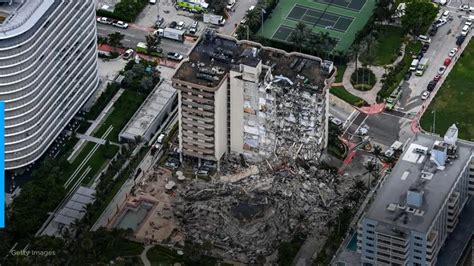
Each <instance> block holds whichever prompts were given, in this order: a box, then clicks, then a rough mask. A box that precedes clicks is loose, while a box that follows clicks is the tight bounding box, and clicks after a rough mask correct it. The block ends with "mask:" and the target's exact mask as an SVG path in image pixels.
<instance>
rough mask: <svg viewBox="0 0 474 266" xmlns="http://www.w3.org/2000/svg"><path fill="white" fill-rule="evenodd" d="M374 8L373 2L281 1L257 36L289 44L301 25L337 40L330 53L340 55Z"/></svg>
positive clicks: (350, 43) (348, 0)
mask: <svg viewBox="0 0 474 266" xmlns="http://www.w3.org/2000/svg"><path fill="white" fill-rule="evenodd" d="M374 7H375V0H285V1H283V0H281V1H279V3H278V5H277V6H276V7H275V9H274V10H273V11H272V13H271V15H270V17H269V18H267V19H266V20H265V23H264V24H263V27H262V28H261V29H260V30H259V32H258V34H259V35H260V36H263V37H265V38H267V39H272V40H275V41H279V42H285V43H291V38H290V36H291V34H292V32H293V31H294V30H295V29H296V25H297V24H298V23H300V22H302V23H304V24H305V25H306V28H307V29H309V30H311V32H312V33H325V32H328V33H329V36H330V37H332V38H333V39H335V40H337V41H338V42H337V44H336V46H335V47H334V50H338V51H342V52H344V51H346V50H347V49H349V47H350V46H351V45H352V42H353V41H354V39H355V35H356V34H357V32H358V31H360V30H361V29H362V28H363V27H364V26H365V24H366V23H367V21H368V20H369V18H370V16H371V15H372V13H373V9H374Z"/></svg>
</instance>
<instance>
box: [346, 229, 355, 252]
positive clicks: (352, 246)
mask: <svg viewBox="0 0 474 266" xmlns="http://www.w3.org/2000/svg"><path fill="white" fill-rule="evenodd" d="M346 248H347V249H349V250H352V251H357V232H356V233H354V234H353V235H352V238H351V241H349V243H348V244H347V246H346Z"/></svg>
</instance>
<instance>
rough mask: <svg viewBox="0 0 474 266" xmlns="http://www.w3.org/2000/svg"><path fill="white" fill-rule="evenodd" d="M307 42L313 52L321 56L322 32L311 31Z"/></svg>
mask: <svg viewBox="0 0 474 266" xmlns="http://www.w3.org/2000/svg"><path fill="white" fill-rule="evenodd" d="M306 43H307V46H308V49H309V51H310V52H311V54H313V55H318V56H319V51H321V34H318V33H311V34H310V35H309V36H308V38H307V39H306Z"/></svg>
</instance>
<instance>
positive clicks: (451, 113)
mask: <svg viewBox="0 0 474 266" xmlns="http://www.w3.org/2000/svg"><path fill="white" fill-rule="evenodd" d="M473 69H474V44H472V43H470V44H469V45H468V46H467V47H466V49H465V50H464V52H463V53H462V54H461V58H460V59H459V61H458V62H456V65H455V67H454V69H453V70H452V71H451V72H450V73H449V76H448V77H447V79H446V80H445V82H444V83H443V85H442V86H441V88H440V90H439V91H438V93H437V94H436V97H435V98H434V99H433V101H432V102H431V104H430V106H429V107H428V110H426V111H425V114H424V115H423V117H422V119H421V126H422V128H423V129H425V130H427V131H432V125H433V118H434V114H433V111H434V110H436V121H435V122H436V125H435V133H438V134H441V135H444V133H445V132H446V130H447V129H448V127H450V126H451V125H452V124H453V123H455V124H456V126H457V127H458V128H459V137H460V138H462V139H465V140H471V141H472V140H474V108H473V107H472V103H473V102H474V77H473V75H472V73H473V72H472V71H473Z"/></svg>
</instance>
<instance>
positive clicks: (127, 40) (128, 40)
mask: <svg viewBox="0 0 474 266" xmlns="http://www.w3.org/2000/svg"><path fill="white" fill-rule="evenodd" d="M123 40H124V41H126V42H131V41H132V40H130V39H123Z"/></svg>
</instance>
